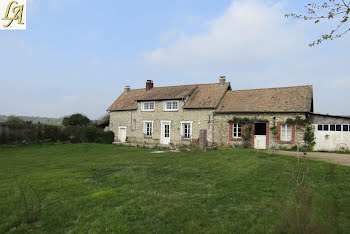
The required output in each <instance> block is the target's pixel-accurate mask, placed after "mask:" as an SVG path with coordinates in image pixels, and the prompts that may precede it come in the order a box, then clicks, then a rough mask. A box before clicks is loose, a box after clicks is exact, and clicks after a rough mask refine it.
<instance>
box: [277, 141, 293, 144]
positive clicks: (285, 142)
mask: <svg viewBox="0 0 350 234" xmlns="http://www.w3.org/2000/svg"><path fill="white" fill-rule="evenodd" d="M278 144H294V141H278Z"/></svg>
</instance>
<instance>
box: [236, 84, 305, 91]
mask: <svg viewBox="0 0 350 234" xmlns="http://www.w3.org/2000/svg"><path fill="white" fill-rule="evenodd" d="M298 87H312V85H296V86H282V87H273V88H259V89H236V90H230V92H235V91H251V90H266V89H287V88H298Z"/></svg>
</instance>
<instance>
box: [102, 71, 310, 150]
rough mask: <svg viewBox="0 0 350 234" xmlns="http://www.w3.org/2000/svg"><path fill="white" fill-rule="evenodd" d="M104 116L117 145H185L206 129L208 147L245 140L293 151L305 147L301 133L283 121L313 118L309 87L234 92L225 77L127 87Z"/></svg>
mask: <svg viewBox="0 0 350 234" xmlns="http://www.w3.org/2000/svg"><path fill="white" fill-rule="evenodd" d="M107 111H109V112H110V126H109V127H110V129H111V130H112V131H113V132H114V133H115V142H116V143H118V142H119V143H134V144H151V145H169V144H170V145H179V144H189V143H190V142H196V141H198V138H199V132H200V130H203V129H205V130H206V132H207V141H208V144H209V145H210V144H217V145H233V144H242V143H243V141H244V140H245V139H244V136H246V137H247V136H248V138H250V139H249V142H250V143H251V146H253V147H255V148H259V149H267V148H270V147H272V146H287V147H291V146H294V145H303V144H304V131H301V130H300V131H299V129H298V128H296V126H295V124H293V123H287V119H291V118H295V117H296V116H299V117H301V118H302V119H306V118H307V117H309V116H310V114H312V113H313V91H312V86H296V87H283V88H267V89H253V90H232V88H231V85H230V83H228V82H226V78H225V77H220V79H219V82H218V83H213V84H193V85H181V86H168V87H154V84H153V81H151V80H148V81H147V82H146V87H145V88H144V89H134V90H131V89H130V87H129V86H127V87H125V91H124V92H123V93H122V94H121V95H120V96H119V97H118V99H117V100H116V101H115V102H114V103H113V104H112V105H111V106H110V107H109V108H108V110H107ZM247 119H248V120H250V121H251V122H250V128H248V129H247V128H246V126H245V125H247V124H248V123H246V122H244V121H243V120H245V121H247ZM235 120H236V122H235ZM274 126H275V127H274ZM273 127H274V128H273ZM272 129H273V130H274V131H272ZM247 130H248V131H249V134H247V133H244V131H247Z"/></svg>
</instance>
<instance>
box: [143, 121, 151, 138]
mask: <svg viewBox="0 0 350 234" xmlns="http://www.w3.org/2000/svg"><path fill="white" fill-rule="evenodd" d="M143 134H144V137H152V136H153V121H151V120H145V121H143Z"/></svg>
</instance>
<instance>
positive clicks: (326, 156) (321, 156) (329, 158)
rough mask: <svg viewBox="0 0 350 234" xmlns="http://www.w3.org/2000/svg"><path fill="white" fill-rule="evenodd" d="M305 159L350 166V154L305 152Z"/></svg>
mask: <svg viewBox="0 0 350 234" xmlns="http://www.w3.org/2000/svg"><path fill="white" fill-rule="evenodd" d="M276 153H277V154H284V155H290V156H298V155H303V156H304V153H300V152H299V153H298V152H293V151H278V152H276ZM305 156H306V157H307V158H311V159H317V160H321V161H325V162H330V163H336V164H340V165H345V166H350V154H337V153H323V152H307V154H306V155H305Z"/></svg>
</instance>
